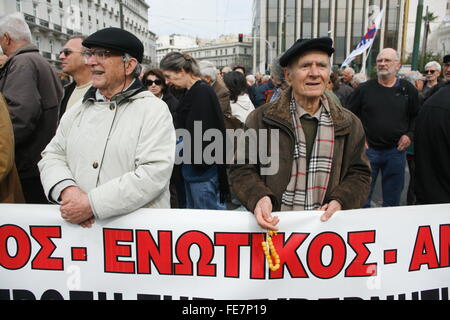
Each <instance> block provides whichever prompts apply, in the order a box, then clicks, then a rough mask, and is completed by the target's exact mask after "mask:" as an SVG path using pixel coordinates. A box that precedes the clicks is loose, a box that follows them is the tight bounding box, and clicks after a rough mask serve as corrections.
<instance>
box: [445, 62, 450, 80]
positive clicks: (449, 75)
mask: <svg viewBox="0 0 450 320" xmlns="http://www.w3.org/2000/svg"><path fill="white" fill-rule="evenodd" d="M443 69H444V78H445V81H447V82H448V81H450V62H447V63H445V64H444V68H443Z"/></svg>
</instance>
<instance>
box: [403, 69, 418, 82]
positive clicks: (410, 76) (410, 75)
mask: <svg viewBox="0 0 450 320" xmlns="http://www.w3.org/2000/svg"><path fill="white" fill-rule="evenodd" d="M404 78H405V79H406V80H408V81H409V82H410V83H412V84H414V83H415V82H416V81H417V80H421V79H422V78H423V76H422V74H421V73H420V72H419V71H417V70H414V71H409V72H407V73H406V74H405V76H404Z"/></svg>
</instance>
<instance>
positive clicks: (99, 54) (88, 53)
mask: <svg viewBox="0 0 450 320" xmlns="http://www.w3.org/2000/svg"><path fill="white" fill-rule="evenodd" d="M121 55H122V54H121V53H118V52H114V51H110V50H105V49H93V50H91V49H89V50H85V51H83V56H84V60H85V62H86V63H87V61H88V60H89V58H91V57H92V56H95V59H96V60H97V62H104V61H105V60H106V58H109V57H111V56H121Z"/></svg>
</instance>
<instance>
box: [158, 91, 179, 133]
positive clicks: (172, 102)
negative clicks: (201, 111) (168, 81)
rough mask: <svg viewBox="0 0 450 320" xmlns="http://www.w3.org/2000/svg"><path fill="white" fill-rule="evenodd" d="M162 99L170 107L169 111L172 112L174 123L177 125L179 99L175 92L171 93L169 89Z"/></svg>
mask: <svg viewBox="0 0 450 320" xmlns="http://www.w3.org/2000/svg"><path fill="white" fill-rule="evenodd" d="M162 100H163V101H164V102H165V103H166V104H167V106H168V107H169V111H170V113H171V114H172V118H173V125H174V126H175V127H176V126H177V110H178V105H179V101H178V99H177V98H175V96H174V95H173V94H171V93H170V92H169V91H168V90H167V91H166V92H165V93H164V94H163V97H162Z"/></svg>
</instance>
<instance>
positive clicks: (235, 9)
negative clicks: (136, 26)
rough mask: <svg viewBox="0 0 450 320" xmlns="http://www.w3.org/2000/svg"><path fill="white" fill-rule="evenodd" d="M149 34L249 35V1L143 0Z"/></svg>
mask: <svg viewBox="0 0 450 320" xmlns="http://www.w3.org/2000/svg"><path fill="white" fill-rule="evenodd" d="M146 1H147V3H148V4H149V5H150V11H149V25H150V31H152V32H154V33H156V34H157V35H163V34H172V33H177V34H184V35H190V36H198V37H202V38H210V39H212V38H216V37H218V36H219V35H221V34H234V33H236V34H237V33H250V32H251V25H252V5H253V0H146Z"/></svg>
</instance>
